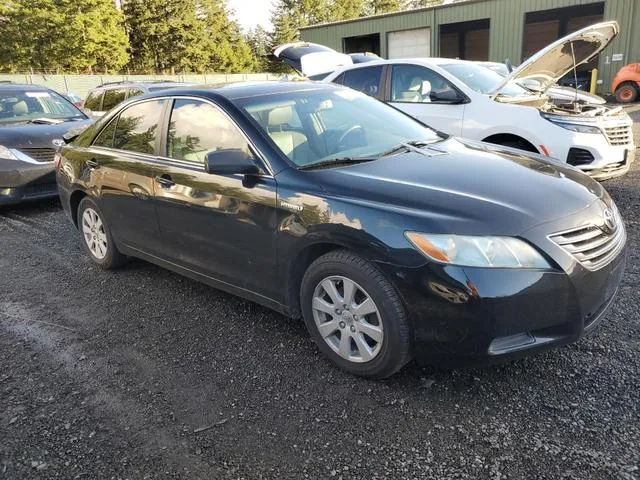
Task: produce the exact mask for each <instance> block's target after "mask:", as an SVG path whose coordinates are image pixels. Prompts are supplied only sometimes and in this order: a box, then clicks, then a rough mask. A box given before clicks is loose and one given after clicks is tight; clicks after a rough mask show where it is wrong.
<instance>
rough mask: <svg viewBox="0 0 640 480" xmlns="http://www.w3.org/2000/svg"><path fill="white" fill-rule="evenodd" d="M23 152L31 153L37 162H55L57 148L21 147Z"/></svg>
mask: <svg viewBox="0 0 640 480" xmlns="http://www.w3.org/2000/svg"><path fill="white" fill-rule="evenodd" d="M20 151H21V152H23V153H25V154H27V155H29V156H30V157H31V158H33V159H34V160H35V161H36V162H53V157H54V155H55V154H56V150H55V148H21V149H20Z"/></svg>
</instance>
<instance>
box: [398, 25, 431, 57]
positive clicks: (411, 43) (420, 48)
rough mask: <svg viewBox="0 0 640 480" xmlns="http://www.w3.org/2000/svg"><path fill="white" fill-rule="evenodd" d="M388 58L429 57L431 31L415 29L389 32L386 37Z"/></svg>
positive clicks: (428, 29)
mask: <svg viewBox="0 0 640 480" xmlns="http://www.w3.org/2000/svg"><path fill="white" fill-rule="evenodd" d="M387 41H388V47H389V48H388V54H387V56H388V57H389V58H412V57H429V56H431V29H430V28H416V29H413V30H400V31H397V32H389V34H388V36H387Z"/></svg>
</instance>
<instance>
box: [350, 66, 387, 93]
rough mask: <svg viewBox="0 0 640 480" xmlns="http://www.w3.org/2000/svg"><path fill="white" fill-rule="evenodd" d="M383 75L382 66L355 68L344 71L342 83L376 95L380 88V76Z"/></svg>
mask: <svg viewBox="0 0 640 480" xmlns="http://www.w3.org/2000/svg"><path fill="white" fill-rule="evenodd" d="M381 76H382V66H378V67H366V68H354V69H353V70H347V71H346V72H344V78H343V79H342V82H340V83H342V84H343V85H344V86H346V87H349V88H353V89H354V90H358V91H359V92H362V93H366V94H367V95H371V96H372V97H375V96H376V95H377V94H378V89H379V88H380V77H381Z"/></svg>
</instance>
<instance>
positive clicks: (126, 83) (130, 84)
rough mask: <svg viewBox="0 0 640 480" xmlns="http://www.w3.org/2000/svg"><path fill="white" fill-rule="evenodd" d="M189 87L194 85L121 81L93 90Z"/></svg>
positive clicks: (159, 81)
mask: <svg viewBox="0 0 640 480" xmlns="http://www.w3.org/2000/svg"><path fill="white" fill-rule="evenodd" d="M188 85H193V84H192V83H187V82H172V81H170V80H166V81H162V80H153V81H143V80H140V81H135V80H131V81H121V82H106V83H103V84H102V85H98V86H97V87H95V88H93V89H92V91H93V90H109V89H117V88H130V87H142V88H143V89H146V90H147V89H149V88H173V87H184V86H188Z"/></svg>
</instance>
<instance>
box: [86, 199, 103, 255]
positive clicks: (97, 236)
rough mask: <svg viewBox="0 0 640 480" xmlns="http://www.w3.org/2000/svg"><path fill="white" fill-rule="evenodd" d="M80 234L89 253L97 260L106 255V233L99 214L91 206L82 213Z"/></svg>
mask: <svg viewBox="0 0 640 480" xmlns="http://www.w3.org/2000/svg"><path fill="white" fill-rule="evenodd" d="M82 236H83V237H84V241H85V242H86V244H87V247H88V248H89V251H90V252H91V254H92V255H93V256H94V257H96V258H97V259H98V260H102V259H103V258H104V257H105V256H106V255H107V234H106V232H105V230H104V225H103V224H102V220H100V216H99V215H98V213H97V212H96V211H95V210H94V209H93V208H86V209H85V210H84V212H83V213H82Z"/></svg>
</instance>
